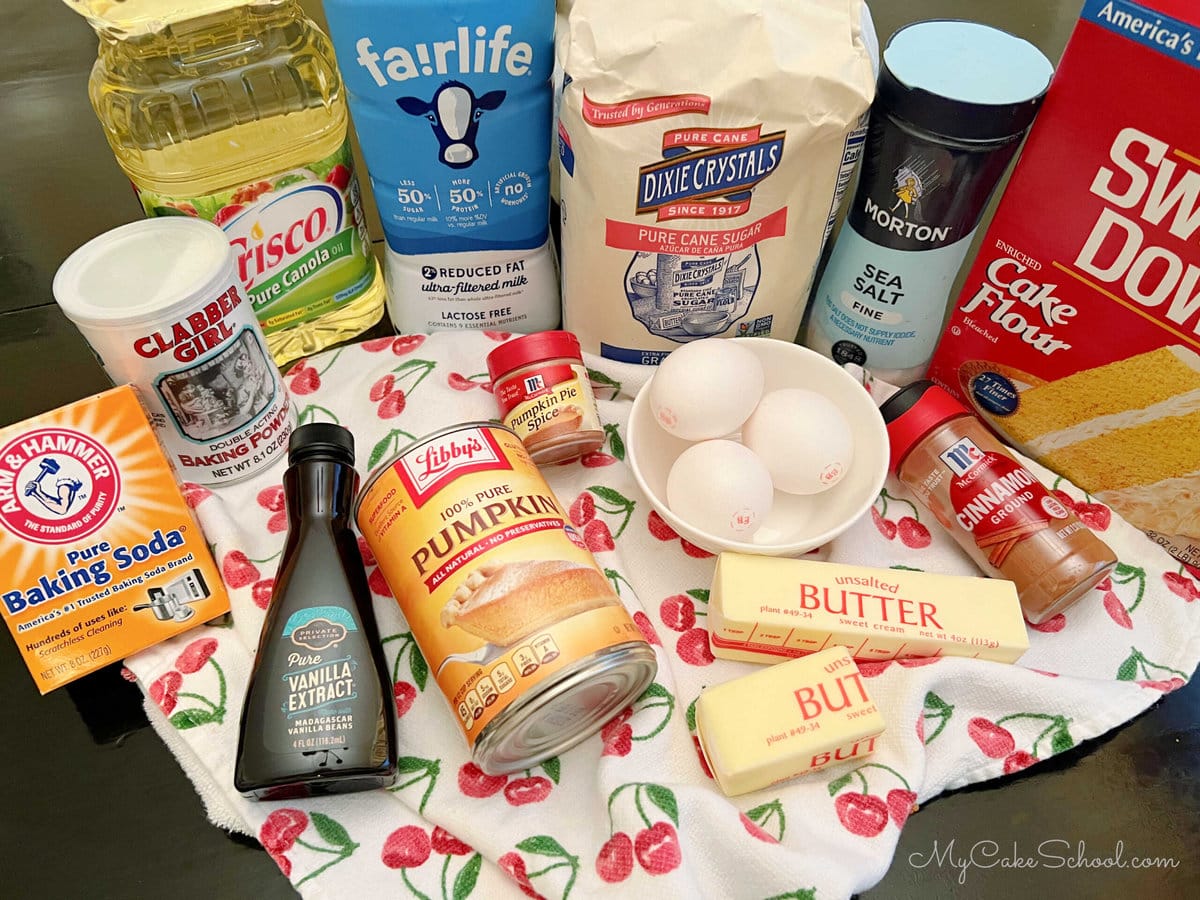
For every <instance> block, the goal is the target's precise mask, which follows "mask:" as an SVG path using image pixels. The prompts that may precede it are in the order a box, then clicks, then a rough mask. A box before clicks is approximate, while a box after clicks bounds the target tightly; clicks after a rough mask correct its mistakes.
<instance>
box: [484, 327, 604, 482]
mask: <svg viewBox="0 0 1200 900" xmlns="http://www.w3.org/2000/svg"><path fill="white" fill-rule="evenodd" d="M487 366H488V374H489V375H490V376H491V378H492V383H493V385H494V387H493V388H492V393H493V394H494V395H495V397H496V401H497V402H498V403H499V404H500V412H501V415H503V417H504V424H505V425H507V426H508V427H509V428H511V429H512V430H513V431H515V432H516V433H517V434H518V435H520V437H521V440H522V441H523V442H524V443H525V448H526V449H527V450H528V451H529V455H530V457H531V458H532V459H533V461H534V462H535V463H537V464H538V465H539V466H542V465H552V464H554V463H561V462H570V461H571V460H573V459H578V458H579V457H581V456H583V455H584V454H586V453H591V452H593V451H595V450H599V449H600V448H601V447H602V446H603V445H604V429H603V428H602V427H601V425H600V418H599V416H598V415H597V414H596V399H595V397H594V396H593V394H592V385H591V382H590V381H589V380H588V373H587V369H586V368H585V367H584V365H583V357H582V355H581V354H580V349H579V339H578V338H576V337H575V335H573V334H571V332H569V331H543V332H540V333H539V334H528V335H526V336H525V337H521V338H517V339H516V340H512V341H509V342H508V343H505V344H501V345H500V346H499V347H497V348H496V349H495V350H493V351H492V352H491V353H489V354H488V358H487Z"/></svg>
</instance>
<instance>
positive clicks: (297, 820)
mask: <svg viewBox="0 0 1200 900" xmlns="http://www.w3.org/2000/svg"><path fill="white" fill-rule="evenodd" d="M307 827H308V816H306V815H305V814H304V813H303V812H302V811H301V810H298V809H290V808H287V807H284V808H283V809H275V810H272V811H271V813H270V815H268V816H267V818H266V821H265V822H263V824H262V828H260V829H259V831H258V841H259V843H260V844H262V845H263V847H264V848H265V849H266V850H267V851H268V852H270V853H286V852H287V851H289V850H291V849H292V847H294V846H295V845H296V840H297V839H298V838H299V837H300V835H301V834H303V833H304V829H306V828H307Z"/></svg>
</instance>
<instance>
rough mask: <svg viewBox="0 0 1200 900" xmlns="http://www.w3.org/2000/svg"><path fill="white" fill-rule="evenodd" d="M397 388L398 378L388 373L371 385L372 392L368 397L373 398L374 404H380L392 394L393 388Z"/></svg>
mask: <svg viewBox="0 0 1200 900" xmlns="http://www.w3.org/2000/svg"><path fill="white" fill-rule="evenodd" d="M395 386H396V376H395V375H393V374H392V373H391V372H388V373H387V374H386V375H384V376H383V377H382V378H380V379H378V380H377V381H376V382H375V383H374V384H372V385H371V390H370V391H369V392H368V394H367V396H369V397H370V398H371V402H372V403H378V402H379V401H380V400H382V399H383V398H384V397H386V396H387V395H388V394H390V393H391V392H392V388H393V387H395Z"/></svg>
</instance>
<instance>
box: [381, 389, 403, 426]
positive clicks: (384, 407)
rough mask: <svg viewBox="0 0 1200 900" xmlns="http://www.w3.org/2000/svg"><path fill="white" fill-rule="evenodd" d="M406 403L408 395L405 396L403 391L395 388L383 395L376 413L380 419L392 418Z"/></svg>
mask: <svg viewBox="0 0 1200 900" xmlns="http://www.w3.org/2000/svg"><path fill="white" fill-rule="evenodd" d="M407 405H408V397H406V396H405V394H404V391H402V390H400V389H399V388H396V389H395V390H393V391H389V392H388V393H387V394H385V395H384V397H383V400H382V401H381V402H380V404H379V408H378V410H376V414H377V415H378V416H379V418H381V419H394V418H396V416H398V415H400V413H402V412H404V407H406V406H407Z"/></svg>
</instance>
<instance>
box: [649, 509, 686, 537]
mask: <svg viewBox="0 0 1200 900" xmlns="http://www.w3.org/2000/svg"><path fill="white" fill-rule="evenodd" d="M646 527H647V528H649V529H650V534H652V535H653V536H654V537H656V538H658V539H659V540H660V541H673V540H675V539H676V538H677V537H679V535H678V534H676V533H675V529H674V528H672V527H671V526H670V525H668V524H667V523H666V522H665V521H663V517H662V516H660V515H659V514H658V512H657V511H656V510H653V509H652V510H650V516H649V518H648V519H647V520H646Z"/></svg>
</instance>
